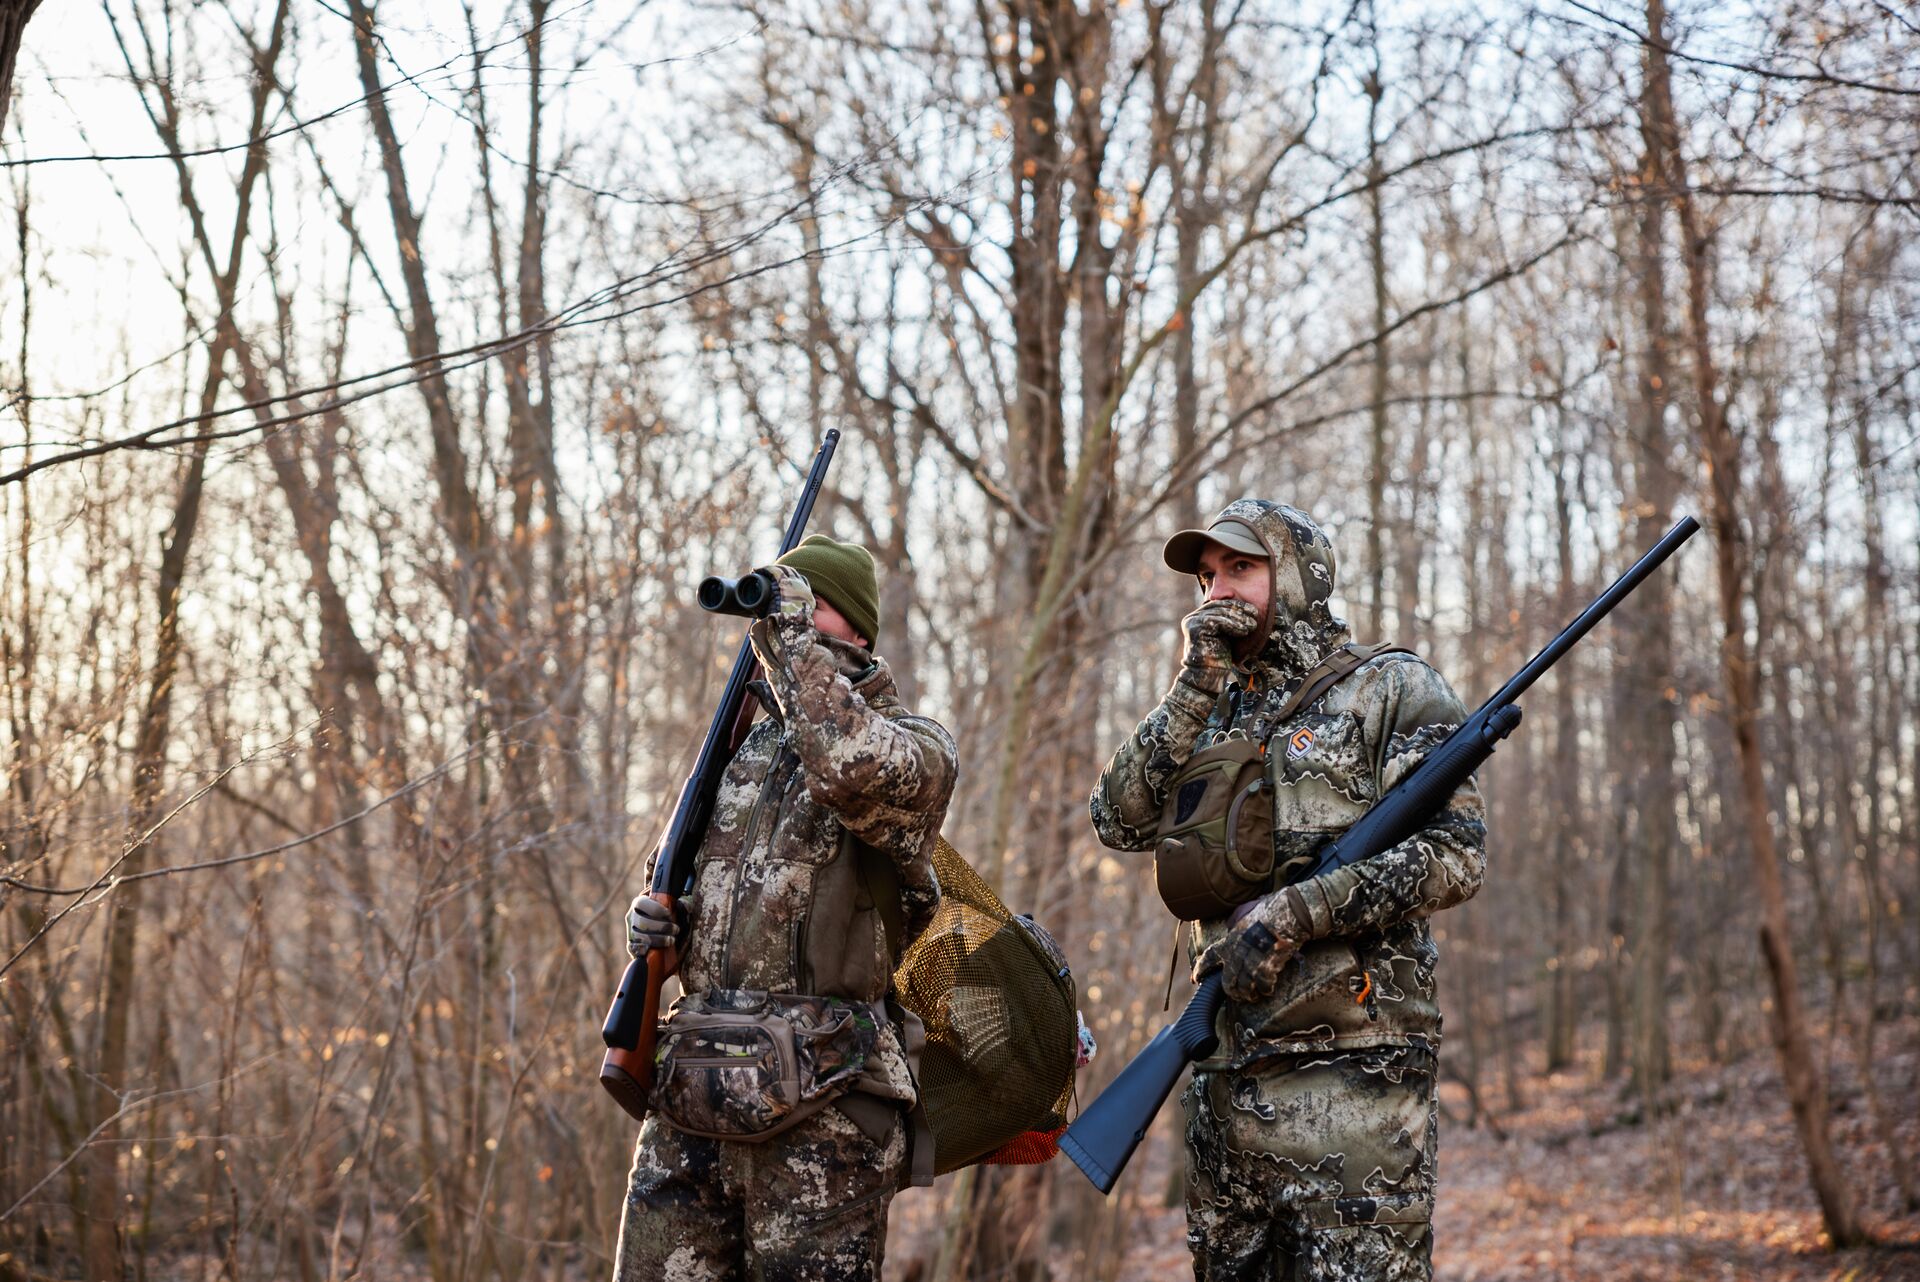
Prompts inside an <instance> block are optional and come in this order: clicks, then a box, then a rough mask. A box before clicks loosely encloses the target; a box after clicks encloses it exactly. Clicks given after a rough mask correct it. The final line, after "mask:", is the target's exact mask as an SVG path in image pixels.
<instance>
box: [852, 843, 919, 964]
mask: <svg viewBox="0 0 1920 1282" xmlns="http://www.w3.org/2000/svg"><path fill="white" fill-rule="evenodd" d="M847 837H848V839H849V840H850V841H851V842H852V843H853V853H854V857H855V858H856V859H857V860H858V861H859V863H858V867H859V870H860V884H861V885H862V886H863V887H864V888H865V889H866V892H867V898H869V899H871V900H872V901H873V908H874V911H875V912H877V913H879V914H880V928H881V930H882V931H884V932H885V934H886V939H887V966H888V968H889V969H891V968H892V967H894V966H896V965H898V964H899V961H900V950H901V949H903V948H905V947H906V946H907V939H906V932H907V921H906V912H905V910H904V909H903V908H902V907H901V905H900V870H899V869H897V868H895V867H894V866H893V860H891V859H889V858H887V856H886V852H884V851H880V850H876V849H874V848H873V847H872V846H869V845H868V844H867V843H866V842H864V841H861V840H860V839H859V838H858V837H855V836H854V835H853V834H852V833H848V834H847Z"/></svg>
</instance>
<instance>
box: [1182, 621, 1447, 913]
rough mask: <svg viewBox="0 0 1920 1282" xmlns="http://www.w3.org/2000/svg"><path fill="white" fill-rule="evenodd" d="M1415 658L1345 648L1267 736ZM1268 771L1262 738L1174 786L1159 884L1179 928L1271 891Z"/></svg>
mask: <svg viewBox="0 0 1920 1282" xmlns="http://www.w3.org/2000/svg"><path fill="white" fill-rule="evenodd" d="M1411 653H1413V652H1412V651H1411V650H1408V649H1407V648H1406V647H1404V646H1397V645H1391V644H1382V645H1375V646H1356V645H1343V646H1341V647H1340V648H1339V649H1337V650H1335V651H1334V652H1333V653H1332V654H1329V655H1328V656H1327V657H1326V658H1324V659H1322V660H1321V661H1320V663H1319V664H1318V665H1317V666H1316V667H1315V668H1314V669H1313V670H1312V671H1311V672H1309V673H1307V675H1306V677H1305V678H1304V679H1303V680H1302V681H1301V682H1300V685H1299V687H1298V688H1297V689H1296V690H1295V691H1294V692H1293V694H1292V695H1291V696H1290V697H1289V698H1288V699H1287V701H1286V703H1285V704H1283V705H1281V707H1280V710H1279V712H1278V713H1276V714H1275V715H1274V719H1273V724H1272V726H1271V727H1269V730H1273V729H1277V728H1278V727H1279V726H1280V725H1282V724H1283V723H1285V722H1286V721H1287V719H1288V718H1290V717H1292V716H1294V715H1295V714H1296V713H1298V712H1300V711H1301V710H1302V709H1304V708H1305V707H1306V706H1307V705H1308V704H1310V703H1312V702H1313V701H1314V700H1315V699H1318V698H1319V697H1320V696H1321V695H1323V694H1325V693H1326V692H1327V691H1328V690H1330V689H1332V688H1333V687H1334V686H1335V685H1336V684H1338V683H1339V682H1340V681H1342V680H1344V679H1345V678H1346V677H1348V676H1351V675H1352V674H1353V673H1354V672H1355V671H1357V670H1358V669H1359V667H1360V666H1361V665H1362V664H1364V663H1366V662H1367V661H1368V660H1370V659H1374V658H1377V657H1379V656H1380V655H1383V654H1411ZM1267 766H1268V758H1267V742H1266V739H1265V738H1264V737H1263V738H1259V739H1253V738H1236V739H1228V740H1225V741H1224V742H1221V743H1216V744H1214V745H1212V746H1211V747H1208V748H1203V749H1202V750H1201V751H1199V752H1196V753H1194V754H1193V756H1192V757H1191V758H1190V759H1189V760H1188V761H1187V763H1186V765H1184V766H1182V767H1181V768H1180V769H1179V770H1178V771H1176V772H1175V773H1174V776H1173V778H1172V779H1171V780H1169V781H1168V783H1167V800H1166V804H1165V806H1164V807H1163V808H1162V809H1161V812H1160V825H1159V828H1158V829H1157V833H1158V836H1159V841H1158V843H1157V844H1156V845H1155V847H1154V857H1153V879H1154V885H1155V886H1156V888H1158V890H1159V891H1160V898H1161V899H1162V900H1163V901H1165V903H1166V905H1167V909H1168V910H1169V911H1170V912H1172V913H1173V915H1174V916H1176V917H1178V918H1180V920H1182V921H1208V920H1211V919H1213V918H1216V917H1225V916H1226V915H1227V914H1229V913H1231V912H1232V911H1233V910H1234V909H1235V908H1237V907H1239V906H1240V905H1241V904H1244V903H1246V902H1247V901H1249V900H1252V899H1258V898H1259V897H1260V896H1262V895H1264V894H1267V893H1269V892H1270V891H1272V890H1273V888H1274V877H1273V789H1274V781H1273V779H1272V778H1271V777H1270V776H1269V774H1268V771H1267Z"/></svg>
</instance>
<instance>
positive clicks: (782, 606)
mask: <svg viewBox="0 0 1920 1282" xmlns="http://www.w3.org/2000/svg"><path fill="white" fill-rule="evenodd" d="M761 572H762V573H763V574H765V575H767V576H768V577H769V578H771V579H772V580H773V605H772V606H770V607H769V608H768V610H767V619H768V620H769V621H770V622H771V623H772V624H773V626H774V629H775V630H776V631H778V632H779V633H780V634H781V637H782V639H784V640H794V639H797V638H799V637H802V636H805V635H806V634H807V633H809V632H811V631H812V630H813V585H812V584H810V583H808V582H807V576H806V575H804V574H802V573H800V571H798V570H796V569H794V568H793V567H792V566H790V565H769V566H767V567H766V568H765V569H764V570H763V571H761Z"/></svg>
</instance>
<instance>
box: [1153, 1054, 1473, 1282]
mask: <svg viewBox="0 0 1920 1282" xmlns="http://www.w3.org/2000/svg"><path fill="white" fill-rule="evenodd" d="M1434 1067H1435V1060H1434V1056H1433V1053H1432V1052H1431V1051H1429V1050H1426V1049H1425V1048H1418V1047H1407V1048H1401V1047H1393V1048H1387V1049H1382V1050H1362V1051H1334V1052H1328V1053H1325V1054H1315V1055H1296V1056H1290V1057H1288V1058H1287V1059H1285V1060H1283V1061H1280V1062H1278V1063H1268V1064H1263V1065H1261V1066H1260V1071H1258V1072H1246V1073H1195V1074H1194V1077H1193V1082H1192V1084H1191V1085H1190V1086H1189V1087H1188V1088H1187V1093H1186V1096H1185V1102H1186V1112H1187V1247H1188V1249H1189V1250H1191V1251H1192V1252H1193V1273H1194V1277H1195V1278H1197V1279H1200V1282H1227V1280H1229V1279H1231V1280H1232V1282H1255V1280H1256V1279H1258V1280H1259V1282H1429V1279H1431V1278H1432V1276H1433V1263H1432V1258H1431V1254H1432V1245H1433V1244H1432V1234H1431V1232H1430V1228H1429V1221H1430V1220H1431V1219H1432V1216H1433V1183H1434V1159H1435V1155H1436V1153H1435V1150H1436V1145H1437V1141H1438V1137H1439V1135H1438V1118H1437V1105H1438V1097H1437V1096H1436V1094H1435V1091H1434Z"/></svg>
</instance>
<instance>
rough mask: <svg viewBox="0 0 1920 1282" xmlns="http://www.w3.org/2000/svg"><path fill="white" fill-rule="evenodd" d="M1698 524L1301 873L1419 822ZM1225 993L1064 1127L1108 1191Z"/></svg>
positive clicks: (1079, 1159)
mask: <svg viewBox="0 0 1920 1282" xmlns="http://www.w3.org/2000/svg"><path fill="white" fill-rule="evenodd" d="M1699 529H1700V523H1699V522H1698V521H1696V520H1694V519H1693V518H1692V517H1690V516H1684V517H1681V518H1680V520H1679V521H1677V522H1676V523H1675V524H1674V527H1673V528H1672V529H1671V530H1668V531H1667V532H1666V534H1665V535H1664V536H1662V537H1661V539H1660V541H1659V542H1658V543H1656V544H1654V545H1653V547H1652V548H1651V549H1649V550H1648V552H1647V553H1646V555H1645V556H1642V557H1641V558H1640V559H1639V560H1638V561H1635V562H1634V563H1633V565H1632V566H1630V567H1629V568H1628V570H1627V572H1626V573H1625V574H1622V575H1621V576H1620V577H1619V578H1618V579H1615V580H1614V582H1613V585H1612V586H1611V587H1609V588H1608V589H1607V590H1606V591H1605V592H1602V593H1601V594H1600V595H1599V596H1598V597H1596V598H1595V599H1594V601H1593V604H1591V605H1589V606H1588V607H1587V608H1586V609H1584V610H1582V611H1581V612H1580V613H1579V615H1578V616H1577V617H1575V619H1574V620H1573V622H1572V623H1569V624H1568V625H1567V626H1566V627H1565V628H1563V629H1561V631H1560V634H1559V635H1558V636H1556V637H1554V639H1553V640H1551V641H1549V642H1547V644H1546V645H1545V646H1543V647H1541V649H1540V652H1539V653H1538V654H1536V655H1534V656H1533V658H1532V659H1530V660H1528V661H1527V665H1526V666H1525V667H1524V668H1522V669H1521V670H1520V671H1519V673H1517V674H1516V675H1515V676H1514V677H1513V679H1512V680H1510V681H1508V682H1507V683H1506V684H1505V685H1504V686H1501V687H1500V689H1499V691H1498V692H1497V693H1496V694H1495V695H1494V696H1493V697H1492V698H1490V699H1488V700H1487V701H1486V702H1485V703H1483V704H1481V705H1480V707H1479V708H1478V709H1477V710H1476V711H1475V712H1474V714H1473V715H1472V716H1470V717H1468V718H1467V719H1466V721H1465V722H1464V723H1463V724H1462V725H1461V726H1460V727H1459V728H1458V729H1456V730H1455V731H1454V732H1453V733H1452V734H1450V735H1448V736H1447V738H1446V740H1445V741H1444V742H1443V743H1441V745H1440V746H1439V747H1438V748H1436V749H1434V750H1433V751H1432V752H1430V753H1428V754H1427V758H1426V760H1424V761H1422V762H1421V763H1420V765H1419V766H1418V768H1416V769H1415V770H1414V772H1413V773H1412V774H1410V775H1408V776H1407V777H1406V778H1405V779H1402V780H1401V781H1400V783H1399V784H1398V785H1397V786H1396V787H1395V788H1394V789H1393V791H1391V792H1389V793H1388V794H1387V795H1386V796H1385V797H1382V798H1381V799H1380V800H1379V801H1377V802H1375V803H1374V805H1373V806H1372V808H1370V809H1369V810H1368V811H1367V813H1366V814H1364V815H1362V816H1360V818H1359V819H1357V820H1356V821H1354V823H1353V825H1352V826H1351V827H1349V828H1348V829H1347V830H1346V831H1345V832H1343V833H1341V834H1340V835H1339V836H1338V837H1336V838H1334V839H1333V840H1332V841H1330V842H1328V843H1327V844H1326V845H1324V846H1322V847H1321V848H1320V851H1319V853H1318V854H1317V855H1316V856H1315V857H1314V862H1313V866H1312V867H1311V868H1309V869H1308V870H1307V872H1306V873H1305V874H1304V875H1303V876H1302V880H1305V879H1306V878H1308V877H1317V876H1319V875H1320V874H1321V873H1324V872H1330V871H1332V870H1333V869H1335V868H1339V867H1343V866H1344V865H1347V864H1351V863H1357V862H1358V861H1360V860H1362V859H1370V858H1372V857H1373V856H1374V855H1377V854H1380V853H1381V852H1382V851H1386V850H1391V849H1393V848H1394V847H1395V846H1397V845H1399V844H1400V843H1401V842H1403V841H1405V840H1406V839H1407V838H1408V837H1410V836H1412V835H1413V834H1414V833H1416V832H1418V831H1419V830H1420V829H1421V828H1422V827H1423V826H1424V825H1425V824H1426V823H1427V821H1428V820H1429V819H1431V818H1432V817H1433V816H1434V815H1435V814H1437V813H1439V811H1440V809H1441V807H1443V806H1445V805H1446V804H1447V799H1448V798H1450V797H1451V796H1453V794H1454V792H1455V791H1456V790H1457V789H1458V788H1459V787H1460V785H1461V784H1464V783H1465V782H1467V780H1468V779H1470V778H1472V777H1473V772H1474V771H1476V770H1478V769H1479V768H1480V767H1481V765H1483V764H1484V763H1485V762H1486V760H1487V758H1488V757H1490V756H1492V755H1493V750H1494V748H1495V747H1496V746H1497V745H1498V744H1499V742H1500V741H1501V740H1502V739H1504V738H1506V737H1507V736H1508V735H1509V734H1512V733H1513V730H1514V727H1516V726H1518V725H1519V724H1520V709H1519V707H1518V706H1516V705H1515V704H1514V702H1513V701H1514V700H1515V699H1517V698H1519V697H1520V696H1521V695H1522V694H1524V693H1525V692H1526V690H1527V688H1528V687H1529V686H1531V685H1532V684H1533V683H1534V682H1535V681H1537V680H1539V678H1540V674H1541V673H1543V672H1545V671H1546V670H1547V669H1548V668H1550V667H1552V666H1553V665H1554V664H1555V663H1557V662H1558V661H1559V660H1560V658H1561V656H1562V655H1564V654H1566V652H1567V651H1568V650H1571V649H1572V648H1573V647H1574V645H1575V643H1577V642H1578V641H1579V640H1580V638H1581V637H1584V636H1585V635H1586V634H1587V633H1588V632H1589V631H1590V630H1591V629H1592V628H1593V626H1594V624H1596V623H1598V622H1600V620H1602V619H1604V618H1606V617H1607V615H1608V614H1609V613H1610V612H1611V611H1612V610H1613V607H1615V606H1616V605H1619V604H1620V602H1621V601H1623V600H1625V599H1626V597H1627V594H1628V593H1630V592H1632V591H1633V590H1634V589H1635V588H1637V587H1639V586H1640V583H1641V581H1642V580H1643V579H1645V578H1646V577H1647V576H1648V575H1649V574H1651V573H1653V572H1654V571H1655V570H1656V569H1658V568H1659V567H1660V565H1661V563H1662V562H1664V561H1665V560H1666V559H1667V558H1668V557H1670V556H1672V555H1673V554H1674V552H1675V551H1676V550H1677V549H1678V548H1679V547H1680V545H1681V544H1682V543H1685V542H1686V541H1687V540H1688V539H1690V538H1692V537H1693V535H1694V534H1695V533H1696V532H1697V531H1698V530H1699ZM1225 1000H1226V999H1225V995H1224V991H1223V989H1222V987H1221V979H1220V975H1219V972H1217V971H1216V972H1214V973H1213V974H1211V975H1208V976H1207V978H1206V979H1205V980H1204V981H1203V982H1202V983H1201V985H1200V988H1199V990H1198V991H1197V992H1195V993H1194V995H1193V999H1192V1000H1191V1001H1189V1002H1188V1003H1187V1007H1186V1009H1185V1010H1183V1011H1181V1012H1180V1018H1179V1019H1178V1020H1176V1021H1175V1022H1174V1023H1173V1024H1171V1025H1169V1026H1168V1027H1166V1028H1163V1029H1161V1030H1160V1032H1159V1033H1158V1034H1157V1035H1156V1036H1155V1037H1154V1039H1153V1040H1152V1041H1151V1042H1148V1043H1147V1048H1146V1049H1145V1050H1143V1051H1141V1052H1140V1054H1139V1055H1137V1056H1135V1057H1134V1060H1133V1062H1132V1063H1130V1064H1128V1065H1127V1066H1126V1067H1125V1068H1123V1069H1121V1070H1120V1075H1119V1076H1118V1077H1116V1078H1114V1079H1113V1082H1112V1084H1111V1085H1109V1086H1108V1087H1107V1089H1106V1090H1104V1091H1102V1092H1101V1093H1100V1095H1099V1097H1098V1098H1097V1099H1095V1100H1094V1101H1093V1103H1091V1104H1089V1105H1087V1107H1086V1109H1085V1110H1084V1111H1082V1112H1081V1114H1080V1116H1079V1117H1077V1118H1075V1119H1074V1121H1073V1124H1072V1125H1071V1126H1069V1127H1067V1129H1066V1131H1065V1133H1064V1134H1062V1135H1061V1136H1060V1151H1061V1152H1062V1153H1065V1154H1066V1155H1067V1156H1068V1157H1069V1158H1071V1159H1073V1164H1074V1165H1075V1166H1078V1167H1079V1168H1080V1169H1081V1171H1082V1172H1084V1173H1085V1174H1086V1177H1087V1178H1088V1179H1089V1180H1092V1181H1093V1184H1094V1187H1095V1188H1097V1189H1099V1190H1100V1191H1101V1192H1102V1193H1107V1192H1110V1191H1112V1189H1113V1185H1114V1182H1115V1181H1116V1180H1118V1179H1119V1178H1120V1172H1121V1171H1123V1170H1124V1169H1126V1165H1127V1162H1128V1160H1129V1159H1131V1158H1132V1157H1133V1151H1134V1149H1135V1148H1137V1147H1139V1144H1140V1141H1141V1139H1142V1138H1143V1137H1144V1136H1145V1135H1146V1133H1147V1128H1148V1127H1149V1126H1151V1125H1152V1124H1153V1118H1154V1115H1155V1114H1156V1113H1158V1112H1159V1111H1160V1106H1161V1105H1162V1104H1164V1103H1166V1101H1167V1096H1168V1095H1169V1094H1170V1093H1171V1092H1172V1090H1173V1084H1174V1082H1176V1081H1178V1080H1179V1077H1180V1074H1181V1072H1182V1071H1183V1070H1184V1069H1185V1068H1186V1066H1187V1063H1188V1062H1189V1061H1190V1060H1197V1059H1205V1058H1206V1057H1207V1056H1208V1055H1211V1054H1213V1052H1214V1049H1215V1046H1216V1045H1217V1039H1216V1038H1215V1036H1214V1032H1213V1027H1214V1018H1215V1016H1216V1015H1217V1014H1218V1013H1219V1010H1220V1007H1221V1005H1222V1003H1223V1002H1224V1001H1225Z"/></svg>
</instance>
